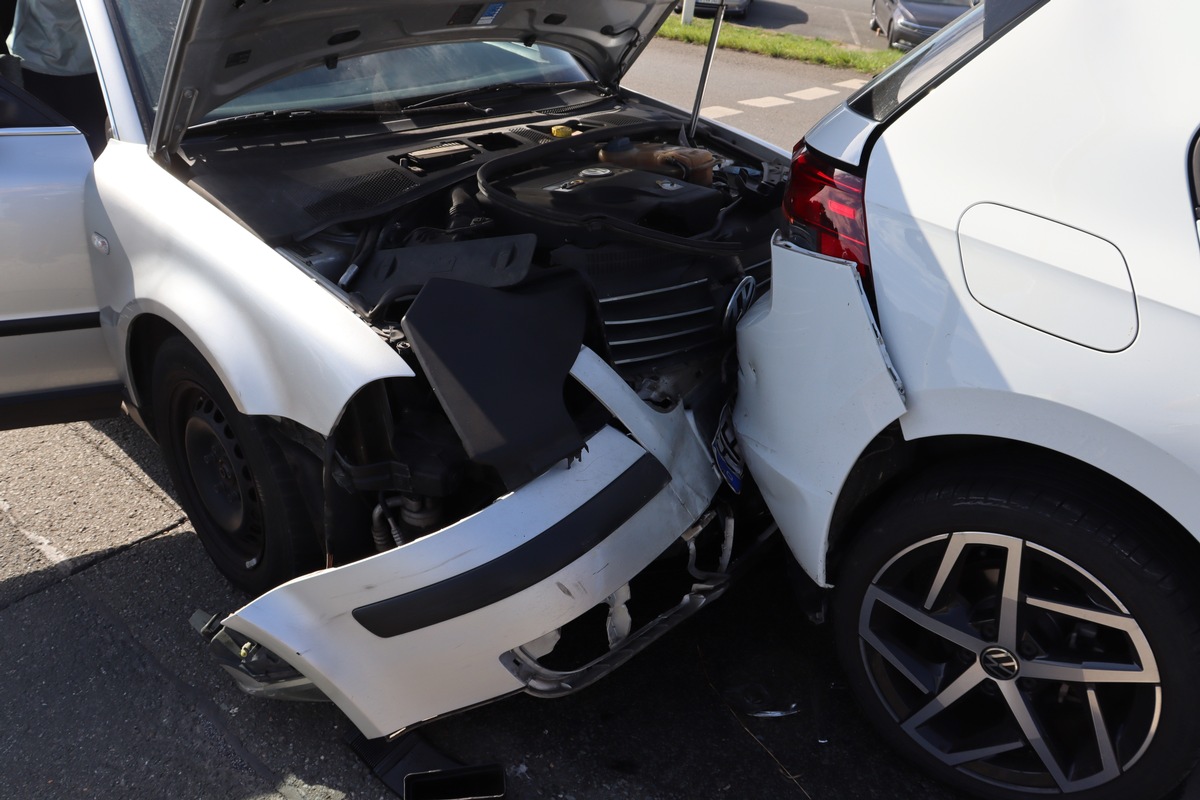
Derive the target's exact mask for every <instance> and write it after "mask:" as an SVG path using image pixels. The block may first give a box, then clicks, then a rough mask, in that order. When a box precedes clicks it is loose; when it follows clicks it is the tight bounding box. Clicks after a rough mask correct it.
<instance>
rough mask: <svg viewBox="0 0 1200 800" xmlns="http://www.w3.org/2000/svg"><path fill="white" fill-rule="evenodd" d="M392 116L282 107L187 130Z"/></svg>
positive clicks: (357, 111)
mask: <svg viewBox="0 0 1200 800" xmlns="http://www.w3.org/2000/svg"><path fill="white" fill-rule="evenodd" d="M389 116H394V114H388V113H384V112H380V111H372V110H368V109H362V108H341V109H321V108H284V109H276V110H274V111H256V112H254V113H253V114H239V115H237V116H236V117H222V118H221V119H214V120H209V121H208V122H200V123H197V124H195V125H193V126H192V127H191V128H189V130H213V129H217V128H226V127H229V128H240V127H242V126H257V125H262V124H270V123H275V122H292V121H295V120H309V119H312V120H317V119H321V120H327V119H367V120H382V119H384V118H385V117H389Z"/></svg>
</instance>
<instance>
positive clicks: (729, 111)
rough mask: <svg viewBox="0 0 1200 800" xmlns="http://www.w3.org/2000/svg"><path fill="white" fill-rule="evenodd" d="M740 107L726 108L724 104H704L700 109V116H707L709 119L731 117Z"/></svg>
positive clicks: (738, 111)
mask: <svg viewBox="0 0 1200 800" xmlns="http://www.w3.org/2000/svg"><path fill="white" fill-rule="evenodd" d="M740 113H742V110H741V109H740V108H726V107H725V106H705V107H704V108H702V109H700V116H702V117H708V118H709V119H720V118H721V117H732V116H733V115H734V114H740Z"/></svg>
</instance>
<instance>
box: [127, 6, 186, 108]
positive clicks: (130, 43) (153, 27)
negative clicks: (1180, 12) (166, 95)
mask: <svg viewBox="0 0 1200 800" xmlns="http://www.w3.org/2000/svg"><path fill="white" fill-rule="evenodd" d="M110 2H111V3H112V4H113V6H114V7H115V9H116V12H117V13H116V15H115V16H116V17H117V18H118V23H117V27H118V35H119V36H120V37H121V38H122V39H123V41H122V44H123V45H124V47H125V56H126V59H127V61H130V62H132V63H129V64H127V65H126V69H128V70H130V72H131V75H130V80H131V81H132V82H133V84H134V90H135V93H137V94H139V95H140V97H138V100H139V103H140V104H141V105H142V106H143V107H144V108H145V109H147V110H151V109H154V108H156V107H157V106H158V96H159V94H160V92H161V91H162V83H163V78H164V77H165V76H166V72H167V57H168V56H169V55H170V53H171V42H172V40H173V39H174V38H175V28H176V26H177V25H178V24H179V12H180V11H181V10H182V8H183V0H110ZM143 123H144V124H147V125H148V124H149V119H144V120H143Z"/></svg>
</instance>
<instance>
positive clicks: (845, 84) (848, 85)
mask: <svg viewBox="0 0 1200 800" xmlns="http://www.w3.org/2000/svg"><path fill="white" fill-rule="evenodd" d="M866 85H867V82H866V81H864V80H859V79H858V78H853V79H851V80H848V81H842V82H841V83H835V84H834V86H841V87H842V88H843V89H861V88H862V87H864V86H866Z"/></svg>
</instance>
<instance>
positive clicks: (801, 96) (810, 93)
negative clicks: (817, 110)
mask: <svg viewBox="0 0 1200 800" xmlns="http://www.w3.org/2000/svg"><path fill="white" fill-rule="evenodd" d="M837 93H838V91H837V89H824V88H822V87H820V86H814V87H812V88H811V89H802V90H800V91H799V92H788V94H787V96H788V97H794V98H796V99H797V100H820V99H821V98H822V97H829V96H830V95H834V94H837Z"/></svg>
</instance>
